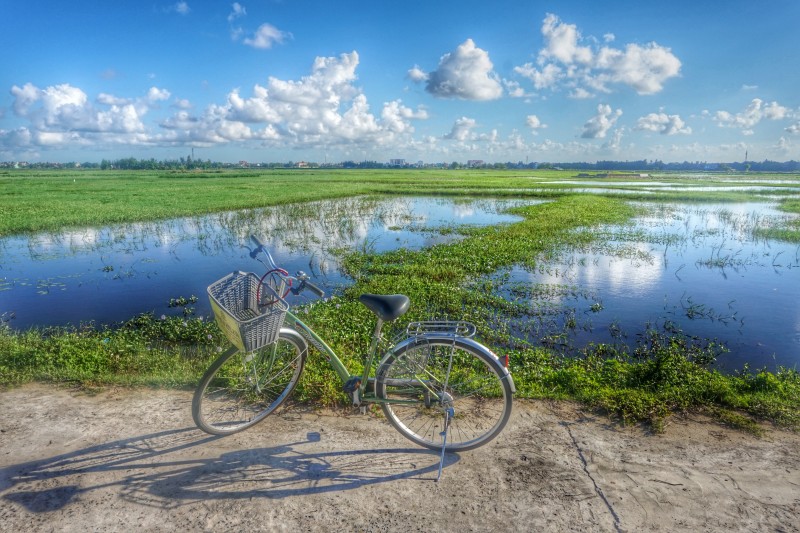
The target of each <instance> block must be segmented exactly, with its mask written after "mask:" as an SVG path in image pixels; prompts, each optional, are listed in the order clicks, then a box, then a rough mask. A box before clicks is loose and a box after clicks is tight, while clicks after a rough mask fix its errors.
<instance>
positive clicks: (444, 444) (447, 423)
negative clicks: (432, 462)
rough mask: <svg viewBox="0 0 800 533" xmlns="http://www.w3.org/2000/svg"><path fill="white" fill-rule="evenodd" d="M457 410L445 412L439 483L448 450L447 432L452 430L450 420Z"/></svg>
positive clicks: (437, 477) (448, 409) (437, 478)
mask: <svg viewBox="0 0 800 533" xmlns="http://www.w3.org/2000/svg"><path fill="white" fill-rule="evenodd" d="M455 414H456V413H455V410H453V408H452V407H448V408H447V409H445V410H444V431H442V432H441V433H439V435H441V436H442V456H441V458H440V459H439V474H438V475H437V476H436V482H437V483H438V482H439V480H440V479H442V469H443V468H444V452H445V450H446V449H447V430H448V429H450V419H451V418H453V416H455Z"/></svg>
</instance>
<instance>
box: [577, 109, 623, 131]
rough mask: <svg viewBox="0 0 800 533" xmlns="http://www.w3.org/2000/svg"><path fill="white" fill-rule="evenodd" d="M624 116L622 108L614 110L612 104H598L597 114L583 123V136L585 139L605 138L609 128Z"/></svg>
mask: <svg viewBox="0 0 800 533" xmlns="http://www.w3.org/2000/svg"><path fill="white" fill-rule="evenodd" d="M620 116H622V110H621V109H617V110H612V109H611V106H610V105H607V104H600V105H598V106H597V115H595V116H593V117H592V118H590V119H589V120H587V121H586V123H585V124H584V125H583V133H581V137H582V138H584V139H604V138H605V136H606V134H607V133H608V130H610V129H611V128H612V127H614V124H616V122H617V119H619V117H620Z"/></svg>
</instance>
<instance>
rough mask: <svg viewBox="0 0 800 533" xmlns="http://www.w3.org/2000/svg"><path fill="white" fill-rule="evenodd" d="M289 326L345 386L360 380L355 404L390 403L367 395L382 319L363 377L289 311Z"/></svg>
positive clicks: (379, 321) (376, 329) (379, 320)
mask: <svg viewBox="0 0 800 533" xmlns="http://www.w3.org/2000/svg"><path fill="white" fill-rule="evenodd" d="M287 326H288V327H290V328H292V329H294V330H295V331H296V332H297V333H299V334H300V336H301V337H303V338H304V339H305V340H306V341H307V342H308V343H309V344H311V345H312V346H314V347H315V348H316V349H317V350H319V351H320V352H321V353H322V354H323V355H324V356H325V358H326V360H327V361H328V364H330V365H331V368H332V369H333V370H334V371H335V372H336V375H338V376H339V379H340V380H341V381H342V384H343V385H344V384H346V383H348V382H349V381H350V380H351V379H353V378H358V379H359V380H360V384H359V386H358V389H355V390H354V391H353V392H354V393H355V392H356V390H357V392H358V395H357V396H355V395H354V396H353V403H354V404H357V405H358V404H360V403H361V400H365V401H369V402H379V403H386V402H387V401H388V400H383V399H379V398H377V397H376V396H375V395H374V393H373V394H369V395H367V394H366V391H367V385H368V384H369V382H370V377H369V374H370V371H371V370H372V367H373V364H374V362H375V354H376V352H377V347H378V342H379V341H380V332H381V328H382V326H383V321H382V320H381V319H378V323H377V325H376V326H375V333H374V334H373V337H372V343H371V345H370V349H369V354H368V356H367V361H366V362H365V364H364V372H363V374H362V375H361V376H359V375H353V374H351V373H350V371H349V370H348V369H347V367H346V366H345V365H344V363H343V362H342V360H341V359H339V356H338V355H336V352H335V351H333V348H331V347H330V346H328V344H327V343H326V342H325V341H324V340H323V339H322V337H320V336H319V335H317V334H316V332H314V330H313V329H311V327H309V326H308V325H307V324H306V323H304V322H303V321H302V320H300V319H299V318H298V317H297V315H295V314H294V313H292V312H291V311H288V312H287V313H286V319H285V320H284V327H287ZM423 386H424V385H423ZM426 388H427V387H426ZM431 392H433V391H431Z"/></svg>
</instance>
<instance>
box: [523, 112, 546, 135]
mask: <svg viewBox="0 0 800 533" xmlns="http://www.w3.org/2000/svg"><path fill="white" fill-rule="evenodd" d="M525 123H526V124H527V125H528V127H529V128H530V129H531V131H532V132H533V134H534V135H537V134H538V133H539V130H540V129H544V128H546V127H547V124H542V121H541V120H539V117H537V116H536V115H528V117H527V118H526V119H525Z"/></svg>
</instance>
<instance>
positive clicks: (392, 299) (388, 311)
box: [358, 294, 411, 322]
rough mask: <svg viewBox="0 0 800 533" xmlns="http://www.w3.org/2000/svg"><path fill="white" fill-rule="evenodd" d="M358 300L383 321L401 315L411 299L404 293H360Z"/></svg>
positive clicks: (406, 309)
mask: <svg viewBox="0 0 800 533" xmlns="http://www.w3.org/2000/svg"><path fill="white" fill-rule="evenodd" d="M358 300H359V301H360V302H361V303H362V304H364V305H365V306H367V309H369V310H370V311H372V312H373V313H375V314H376V315H378V318H380V319H381V320H383V321H384V322H391V321H392V320H394V319H395V318H399V317H401V316H403V315H404V314H405V312H406V311H408V308H409V307H410V306H411V300H409V299H408V296H406V295H405V294H389V295H383V294H362V295H361V296H359V297H358Z"/></svg>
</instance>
